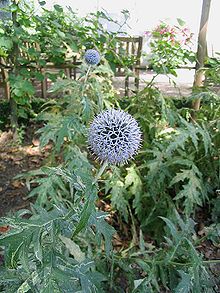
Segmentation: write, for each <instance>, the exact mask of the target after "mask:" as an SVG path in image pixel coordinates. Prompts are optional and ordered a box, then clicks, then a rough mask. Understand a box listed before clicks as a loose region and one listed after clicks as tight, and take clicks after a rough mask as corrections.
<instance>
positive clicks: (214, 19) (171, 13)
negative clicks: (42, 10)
mask: <svg viewBox="0 0 220 293" xmlns="http://www.w3.org/2000/svg"><path fill="white" fill-rule="evenodd" d="M202 2H203V1H202V0H75V1H74V0H47V7H48V8H49V7H52V5H53V4H54V3H57V4H59V5H62V6H63V7H64V6H71V7H72V8H73V10H78V12H79V14H80V15H81V16H83V15H85V14H87V13H89V12H92V11H93V12H94V11H96V10H101V9H102V8H104V9H105V10H107V11H108V12H110V13H111V15H114V16H116V17H117V18H118V19H119V18H120V11H121V10H123V9H127V10H129V11H130V19H129V25H130V27H131V28H130V29H129V28H127V30H128V31H129V33H131V34H134V35H135V34H142V33H143V32H144V31H145V30H151V29H152V28H153V27H154V26H155V25H157V24H158V23H159V21H160V20H166V19H167V20H171V21H172V20H175V19H176V18H182V19H183V20H185V21H186V23H187V25H188V26H189V27H190V29H191V31H192V32H193V33H194V34H195V35H194V39H195V43H196V41H197V35H198V30H199V23H200V16H201V9H202ZM219 29H220V0H212V3H211V11H210V20H209V26H208V48H209V54H211V53H212V50H213V51H219V52H220V38H219Z"/></svg>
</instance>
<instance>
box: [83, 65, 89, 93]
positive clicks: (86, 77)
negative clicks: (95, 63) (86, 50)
mask: <svg viewBox="0 0 220 293" xmlns="http://www.w3.org/2000/svg"><path fill="white" fill-rule="evenodd" d="M90 69H91V65H89V67H88V70H87V72H86V76H85V80H84V83H83V86H82V97H83V95H84V91H85V88H86V83H87V80H88V77H89V73H90Z"/></svg>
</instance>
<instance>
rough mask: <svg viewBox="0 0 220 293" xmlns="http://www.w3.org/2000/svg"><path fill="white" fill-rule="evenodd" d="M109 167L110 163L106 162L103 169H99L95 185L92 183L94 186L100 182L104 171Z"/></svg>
mask: <svg viewBox="0 0 220 293" xmlns="http://www.w3.org/2000/svg"><path fill="white" fill-rule="evenodd" d="M107 166H108V162H107V161H105V162H104V163H103V165H102V166H101V168H100V169H99V171H98V173H97V175H96V176H95V179H94V181H93V183H92V184H93V185H94V184H96V182H97V181H98V180H99V178H100V177H101V176H102V174H103V173H104V171H105V169H106V167H107Z"/></svg>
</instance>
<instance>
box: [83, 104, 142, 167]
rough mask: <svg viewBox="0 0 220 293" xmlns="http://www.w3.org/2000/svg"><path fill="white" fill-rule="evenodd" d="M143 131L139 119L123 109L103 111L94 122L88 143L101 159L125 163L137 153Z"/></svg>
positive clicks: (114, 162) (113, 162)
mask: <svg viewBox="0 0 220 293" xmlns="http://www.w3.org/2000/svg"><path fill="white" fill-rule="evenodd" d="M140 142H141V131H140V128H139V126H138V123H137V121H136V120H135V119H134V118H133V117H132V116H131V115H130V114H128V113H126V112H124V111H122V110H115V109H111V110H106V111H104V112H101V113H100V114H99V115H98V116H96V118H95V119H94V121H93V122H92V124H91V126H90V129H89V134H88V144H89V148H90V149H91V151H92V152H93V153H94V154H95V155H96V156H97V158H98V159H100V160H101V161H107V162H108V163H109V164H114V165H117V164H124V163H126V162H127V160H128V159H129V158H133V155H135V154H136V153H137V150H138V148H139V147H140Z"/></svg>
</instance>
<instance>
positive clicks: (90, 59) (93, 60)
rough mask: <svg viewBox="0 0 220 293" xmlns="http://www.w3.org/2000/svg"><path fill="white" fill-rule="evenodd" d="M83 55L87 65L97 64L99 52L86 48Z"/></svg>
mask: <svg viewBox="0 0 220 293" xmlns="http://www.w3.org/2000/svg"><path fill="white" fill-rule="evenodd" d="M84 57H85V60H86V63H88V64H89V65H97V64H98V63H99V62H100V55H99V52H98V51H96V50H93V49H89V50H87V51H86V53H85V56H84Z"/></svg>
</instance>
